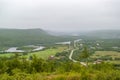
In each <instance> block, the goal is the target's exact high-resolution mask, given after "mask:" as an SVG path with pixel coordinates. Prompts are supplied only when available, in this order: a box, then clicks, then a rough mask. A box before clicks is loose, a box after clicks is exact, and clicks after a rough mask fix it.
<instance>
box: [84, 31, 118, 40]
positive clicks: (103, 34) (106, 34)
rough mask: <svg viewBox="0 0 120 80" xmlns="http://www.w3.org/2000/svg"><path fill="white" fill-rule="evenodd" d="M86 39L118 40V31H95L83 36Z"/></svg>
mask: <svg viewBox="0 0 120 80" xmlns="http://www.w3.org/2000/svg"><path fill="white" fill-rule="evenodd" d="M84 35H85V36H88V37H98V38H102V39H120V30H96V31H91V32H87V33H85V34H84Z"/></svg>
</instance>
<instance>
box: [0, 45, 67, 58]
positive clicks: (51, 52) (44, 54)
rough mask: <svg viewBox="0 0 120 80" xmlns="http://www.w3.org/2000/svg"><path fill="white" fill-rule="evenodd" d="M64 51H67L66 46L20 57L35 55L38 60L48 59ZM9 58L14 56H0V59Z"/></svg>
mask: <svg viewBox="0 0 120 80" xmlns="http://www.w3.org/2000/svg"><path fill="white" fill-rule="evenodd" d="M65 49H67V46H57V47H56V48H50V49H46V50H43V51H38V52H32V53H28V54H27V55H23V56H20V57H25V58H29V57H30V56H32V55H36V56H37V57H39V58H42V59H48V57H49V56H51V55H55V54H56V53H58V52H62V51H63V50H65ZM11 56H14V53H4V54H0V57H7V58H9V57H11Z"/></svg>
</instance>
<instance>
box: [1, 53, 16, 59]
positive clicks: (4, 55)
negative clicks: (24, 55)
mask: <svg viewBox="0 0 120 80" xmlns="http://www.w3.org/2000/svg"><path fill="white" fill-rule="evenodd" d="M11 56H14V54H13V53H4V54H0V57H8V58H9V57H11Z"/></svg>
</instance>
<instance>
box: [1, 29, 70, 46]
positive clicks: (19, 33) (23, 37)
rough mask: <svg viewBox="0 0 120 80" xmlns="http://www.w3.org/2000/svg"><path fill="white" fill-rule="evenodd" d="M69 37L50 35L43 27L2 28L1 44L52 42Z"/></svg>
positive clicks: (19, 44) (20, 44)
mask: <svg viewBox="0 0 120 80" xmlns="http://www.w3.org/2000/svg"><path fill="white" fill-rule="evenodd" d="M66 40H68V39H67V38H63V37H58V36H53V35H50V34H49V33H48V32H46V31H44V30H42V29H0V46H23V45H31V44H51V43H55V42H59V41H66Z"/></svg>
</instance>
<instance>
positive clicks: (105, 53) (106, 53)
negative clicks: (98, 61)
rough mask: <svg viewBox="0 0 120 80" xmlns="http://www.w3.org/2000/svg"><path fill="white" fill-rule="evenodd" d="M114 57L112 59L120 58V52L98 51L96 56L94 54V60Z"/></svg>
mask: <svg viewBox="0 0 120 80" xmlns="http://www.w3.org/2000/svg"><path fill="white" fill-rule="evenodd" d="M105 56H108V57H112V58H120V52H115V51H96V52H95V54H93V55H92V56H91V57H92V58H100V57H105Z"/></svg>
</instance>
